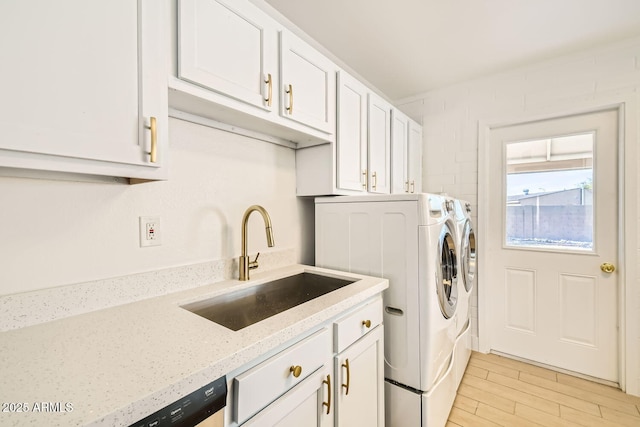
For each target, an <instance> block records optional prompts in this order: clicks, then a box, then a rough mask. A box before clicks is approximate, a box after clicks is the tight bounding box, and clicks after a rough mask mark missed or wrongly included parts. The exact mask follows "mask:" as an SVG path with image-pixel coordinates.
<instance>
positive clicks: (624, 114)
mask: <svg viewBox="0 0 640 427" xmlns="http://www.w3.org/2000/svg"><path fill="white" fill-rule="evenodd" d="M639 99H640V95H637V94H627V96H612V97H611V98H610V99H598V100H592V101H591V102H588V103H587V104H583V105H581V107H580V108H575V109H570V110H565V111H552V110H549V109H547V110H545V111H538V112H536V113H531V112H529V113H522V112H521V113H519V114H517V115H514V116H512V117H506V118H505V117H503V118H501V119H499V120H479V123H478V201H479V202H478V236H477V237H478V272H477V273H478V281H477V284H478V286H477V289H478V335H479V336H478V349H479V351H481V352H485V353H487V352H490V351H491V349H492V347H491V331H490V330H489V325H490V316H491V314H490V313H488V312H487V310H485V308H486V307H488V302H489V298H491V295H488V289H487V287H485V286H483V284H484V283H488V280H489V279H488V277H489V275H488V274H487V272H486V266H487V262H486V261H485V260H484V258H483V255H484V254H485V253H486V251H487V247H488V244H487V242H486V239H487V230H488V206H487V205H486V204H485V203H482V201H483V200H488V195H489V192H490V191H495V185H492V183H491V182H489V175H490V174H489V170H488V166H489V164H490V163H489V160H490V159H489V153H490V150H489V144H490V143H491V131H492V129H496V128H500V127H504V126H510V125H519V124H524V123H528V122H533V121H539V120H548V119H553V118H558V117H565V116H572V115H577V114H584V113H593V112H599V111H604V110H616V111H617V113H618V159H619V162H618V164H619V168H620V169H619V171H618V188H619V198H618V203H619V206H618V212H619V224H620V226H619V231H618V254H619V261H618V262H619V264H620V268H619V274H620V276H619V289H620V294H619V297H618V322H619V330H618V337H619V340H618V341H619V363H618V366H619V368H618V369H619V379H620V388H621V389H622V390H623V391H626V392H627V393H630V394H634V395H640V366H639V365H640V363H638V360H640V314H639V313H640V310H638V307H637V305H638V304H639V302H638V299H639V298H638V295H640V281H639V280H638V268H637V264H638V253H639V250H638V249H639V248H638V246H639V243H638V237H637V236H638V206H637V200H636V199H637V194H638V184H637V182H638V172H637V169H638V150H637V148H636V145H637V144H636V142H637V141H638V137H639V136H640V135H638V121H639V120H640V118H639V117H638V114H639V112H638V109H637V105H638V104H639V103H640V101H639ZM627 236H628V238H627ZM495 238H501V237H495Z"/></svg>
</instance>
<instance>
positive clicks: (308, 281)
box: [182, 273, 354, 331]
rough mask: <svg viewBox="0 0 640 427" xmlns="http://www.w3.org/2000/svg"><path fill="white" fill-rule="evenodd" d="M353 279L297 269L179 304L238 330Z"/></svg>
mask: <svg viewBox="0 0 640 427" xmlns="http://www.w3.org/2000/svg"><path fill="white" fill-rule="evenodd" d="M353 282H354V280H345V279H337V278H335V277H328V276H323V275H320V274H313V273H300V274H296V275H294V276H289V277H285V278H282V279H278V280H273V281H271V282H267V283H264V284H261V285H257V286H253V287H250V288H247V289H243V290H241V291H236V292H231V293H228V294H225V295H221V296H219V297H214V298H210V299H206V300H203V301H198V302H194V303H191V304H187V305H184V306H182V308H184V309H186V310H188V311H190V312H192V313H195V314H197V315H198V316H202V317H204V318H205V319H209V320H211V321H212V322H215V323H217V324H219V325H222V326H224V327H226V328H229V329H232V330H234V331H238V330H240V329H242V328H245V327H247V326H249V325H253V324H254V323H257V322H259V321H261V320H264V319H266V318H268V317H271V316H273V315H275V314H278V313H281V312H283V311H285V310H288V309H290V308H292V307H295V306H297V305H300V304H302V303H305V302H307V301H310V300H312V299H314V298H317V297H319V296H322V295H325V294H327V293H329V292H331V291H335V290H336V289H340V288H342V287H343V286H346V285H349V284H351V283H353Z"/></svg>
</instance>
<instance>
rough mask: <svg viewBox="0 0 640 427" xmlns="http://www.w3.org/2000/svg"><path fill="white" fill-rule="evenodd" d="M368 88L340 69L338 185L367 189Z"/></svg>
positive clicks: (337, 141) (354, 189)
mask: <svg viewBox="0 0 640 427" xmlns="http://www.w3.org/2000/svg"><path fill="white" fill-rule="evenodd" d="M368 93H369V89H368V88H367V87H366V86H365V85H363V84H362V83H360V82H359V81H358V80H356V79H354V78H353V77H351V76H350V75H349V74H347V73H345V72H344V71H339V72H338V123H337V128H336V129H337V134H336V151H337V153H336V162H337V175H338V176H337V187H338V188H339V189H342V190H351V191H358V192H366V191H367V94H368Z"/></svg>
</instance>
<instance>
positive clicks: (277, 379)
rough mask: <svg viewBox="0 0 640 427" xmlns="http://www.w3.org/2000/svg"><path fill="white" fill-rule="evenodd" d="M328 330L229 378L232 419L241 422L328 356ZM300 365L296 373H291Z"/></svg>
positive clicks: (322, 362) (329, 335) (329, 353)
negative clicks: (233, 396) (231, 387)
mask: <svg viewBox="0 0 640 427" xmlns="http://www.w3.org/2000/svg"><path fill="white" fill-rule="evenodd" d="M331 355H332V353H331V333H330V331H329V330H328V329H322V330H320V331H318V332H316V333H315V334H313V335H311V336H310V337H308V338H305V339H304V340H302V341H300V342H299V343H297V344H295V345H293V346H292V347H289V348H288V349H286V350H284V351H283V352H282V353H280V354H278V355H276V356H274V357H272V358H271V359H269V360H266V361H264V362H263V363H261V364H259V365H258V366H255V367H253V368H251V369H249V370H248V371H246V372H244V373H242V374H240V375H238V376H237V377H235V378H234V379H233V383H234V384H233V385H234V393H235V405H234V421H236V422H237V423H238V424H242V423H243V422H245V421H246V420H247V419H248V418H250V417H251V416H253V415H254V414H255V413H256V412H258V411H259V410H260V409H262V408H264V407H265V406H267V405H268V404H269V403H271V402H273V401H274V400H276V399H277V398H278V397H280V396H281V395H282V394H284V393H285V392H286V391H287V390H289V389H290V388H291V387H293V386H295V385H296V384H298V383H299V382H300V381H302V380H304V379H305V378H306V377H308V376H309V375H311V374H312V373H313V372H314V371H316V370H317V369H318V368H320V367H321V366H322V365H324V364H325V363H326V362H327V360H329V359H330V358H331ZM295 367H300V368H301V371H300V373H299V376H298V377H297V378H296V377H295V376H294V372H292V371H293V370H294V368H295Z"/></svg>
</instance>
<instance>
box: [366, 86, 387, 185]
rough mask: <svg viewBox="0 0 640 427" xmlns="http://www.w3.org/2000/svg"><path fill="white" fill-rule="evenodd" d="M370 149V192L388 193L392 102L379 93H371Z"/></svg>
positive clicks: (369, 114) (369, 117)
mask: <svg viewBox="0 0 640 427" xmlns="http://www.w3.org/2000/svg"><path fill="white" fill-rule="evenodd" d="M368 105H369V107H368V149H369V159H368V162H367V163H368V165H369V171H368V173H369V185H368V190H369V192H370V193H384V194H388V193H389V192H390V191H391V182H390V179H391V174H390V166H391V108H392V107H391V104H389V103H388V102H386V101H385V100H383V99H382V98H380V97H379V96H377V95H374V94H372V93H370V94H369V104H368Z"/></svg>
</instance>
